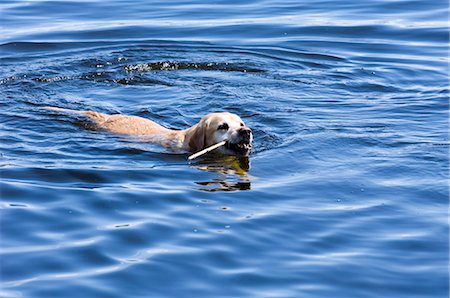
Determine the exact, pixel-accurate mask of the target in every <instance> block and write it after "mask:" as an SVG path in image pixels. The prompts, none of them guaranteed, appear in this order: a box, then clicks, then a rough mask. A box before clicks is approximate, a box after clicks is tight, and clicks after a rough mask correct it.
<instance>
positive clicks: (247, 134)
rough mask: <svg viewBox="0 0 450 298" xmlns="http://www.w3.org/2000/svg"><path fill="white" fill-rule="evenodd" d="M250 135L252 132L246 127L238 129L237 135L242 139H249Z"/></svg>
mask: <svg viewBox="0 0 450 298" xmlns="http://www.w3.org/2000/svg"><path fill="white" fill-rule="evenodd" d="M251 134H252V130H251V129H250V128H248V127H245V128H241V129H239V135H241V136H242V137H243V138H246V139H249V138H250V135H251Z"/></svg>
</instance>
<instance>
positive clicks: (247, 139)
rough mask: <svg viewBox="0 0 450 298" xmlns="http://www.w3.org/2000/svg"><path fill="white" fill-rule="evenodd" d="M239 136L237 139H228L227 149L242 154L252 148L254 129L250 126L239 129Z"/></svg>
mask: <svg viewBox="0 0 450 298" xmlns="http://www.w3.org/2000/svg"><path fill="white" fill-rule="evenodd" d="M238 136H239V137H238V138H237V140H238V141H237V142H236V141H234V140H233V141H234V142H233V141H228V142H226V143H225V147H226V148H227V149H231V150H233V151H235V152H237V153H240V154H246V153H248V152H249V151H250V150H251V149H252V144H251V141H252V130H251V129H250V128H248V127H246V128H241V129H239V131H238Z"/></svg>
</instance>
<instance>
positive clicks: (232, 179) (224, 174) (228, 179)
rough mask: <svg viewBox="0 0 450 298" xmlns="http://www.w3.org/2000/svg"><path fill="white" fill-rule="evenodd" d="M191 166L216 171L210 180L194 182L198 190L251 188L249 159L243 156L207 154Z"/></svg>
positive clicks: (212, 190)
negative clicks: (216, 174)
mask: <svg viewBox="0 0 450 298" xmlns="http://www.w3.org/2000/svg"><path fill="white" fill-rule="evenodd" d="M192 167H194V168H197V169H199V170H202V171H207V172H214V173H218V174H219V175H218V177H217V178H215V179H213V180H212V181H200V182H196V183H197V184H198V185H201V186H204V187H199V188H198V190H203V191H208V192H215V191H239V190H250V189H251V181H250V180H251V177H250V176H249V175H248V173H247V172H248V170H249V169H250V160H249V158H248V157H246V156H245V157H244V156H239V157H238V156H217V155H212V156H209V157H207V158H205V159H203V160H201V161H199V162H198V163H195V164H192Z"/></svg>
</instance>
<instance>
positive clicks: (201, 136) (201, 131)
mask: <svg viewBox="0 0 450 298" xmlns="http://www.w3.org/2000/svg"><path fill="white" fill-rule="evenodd" d="M207 126H208V125H207V123H206V121H204V120H201V121H200V122H199V123H197V124H196V125H195V127H194V128H193V132H192V134H191V137H190V139H189V149H191V151H193V152H195V151H200V150H202V149H203V148H205V145H206V129H207Z"/></svg>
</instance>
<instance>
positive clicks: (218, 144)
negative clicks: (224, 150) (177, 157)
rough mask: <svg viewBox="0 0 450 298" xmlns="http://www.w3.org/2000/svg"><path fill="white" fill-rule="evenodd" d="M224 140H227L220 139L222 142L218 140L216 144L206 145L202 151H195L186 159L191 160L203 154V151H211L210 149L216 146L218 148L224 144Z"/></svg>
mask: <svg viewBox="0 0 450 298" xmlns="http://www.w3.org/2000/svg"><path fill="white" fill-rule="evenodd" d="M226 142H227V141H222V142H219V143H217V144H214V145H212V146H210V147H208V148H205V149H203V150H202V151H199V152H197V153H194V154H192V155H191V156H189V157H188V159H189V160H192V159H194V158H197V157H199V156H200V155H203V154H205V153H208V152H209V151H212V150H214V149H216V148H219V147H220V146H223V145H225V144H226Z"/></svg>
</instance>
